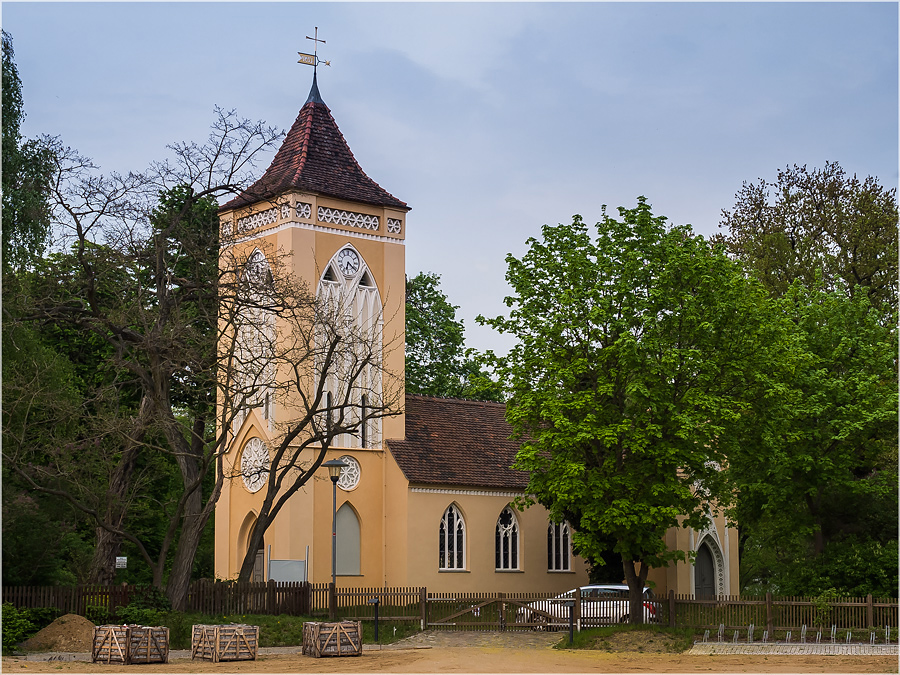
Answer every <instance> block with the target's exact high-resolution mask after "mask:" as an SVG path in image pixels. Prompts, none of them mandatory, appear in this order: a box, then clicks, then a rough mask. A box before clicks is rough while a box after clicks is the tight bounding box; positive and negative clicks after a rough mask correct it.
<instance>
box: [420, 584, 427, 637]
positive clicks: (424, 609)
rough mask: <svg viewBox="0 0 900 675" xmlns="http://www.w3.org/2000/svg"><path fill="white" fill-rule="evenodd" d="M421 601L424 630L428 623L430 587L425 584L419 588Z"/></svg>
mask: <svg viewBox="0 0 900 675" xmlns="http://www.w3.org/2000/svg"><path fill="white" fill-rule="evenodd" d="M419 603H420V604H421V608H420V609H421V613H422V630H425V626H427V625H428V589H427V588H426V587H425V586H422V588H420V589H419Z"/></svg>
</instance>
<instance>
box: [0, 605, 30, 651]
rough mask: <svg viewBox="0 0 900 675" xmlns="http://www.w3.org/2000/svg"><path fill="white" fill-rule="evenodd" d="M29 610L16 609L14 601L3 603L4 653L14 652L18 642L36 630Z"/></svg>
mask: <svg viewBox="0 0 900 675" xmlns="http://www.w3.org/2000/svg"><path fill="white" fill-rule="evenodd" d="M27 612H28V610H19V609H16V608H15V607H14V606H13V605H12V603H9V602H4V603H3V615H2V618H3V653H4V654H9V653H12V650H13V649H14V648H15V646H16V645H17V644H19V643H20V642H22V641H24V640H25V639H26V638H27V637H28V636H29V635H31V634H32V633H33V632H34V630H35V627H34V624H33V623H32V622H31V620H30V619H29V618H28V613H27Z"/></svg>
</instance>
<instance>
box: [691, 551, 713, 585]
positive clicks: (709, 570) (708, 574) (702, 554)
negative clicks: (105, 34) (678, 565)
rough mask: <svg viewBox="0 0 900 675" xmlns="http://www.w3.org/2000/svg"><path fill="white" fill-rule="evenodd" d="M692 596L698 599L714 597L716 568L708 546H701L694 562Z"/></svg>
mask: <svg viewBox="0 0 900 675" xmlns="http://www.w3.org/2000/svg"><path fill="white" fill-rule="evenodd" d="M694 594H695V596H696V597H698V598H710V597H715V595H716V567H715V564H714V563H713V556H712V552H711V551H710V550H709V546H707V545H706V544H701V545H700V548H699V549H697V558H696V560H695V561H694Z"/></svg>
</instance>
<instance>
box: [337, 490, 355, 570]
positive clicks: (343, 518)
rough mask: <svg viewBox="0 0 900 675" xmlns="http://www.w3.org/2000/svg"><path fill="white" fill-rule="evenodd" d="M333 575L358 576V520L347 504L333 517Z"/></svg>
mask: <svg viewBox="0 0 900 675" xmlns="http://www.w3.org/2000/svg"><path fill="white" fill-rule="evenodd" d="M335 533H336V537H335V539H336V541H335V554H336V555H335V559H334V560H335V562H334V570H335V574H343V575H348V576H353V575H359V574H360V571H359V558H360V556H359V518H357V517H356V511H354V510H353V507H352V506H350V504H349V503H345V504H344V505H343V506H341V508H339V509H338V512H337V514H336V515H335Z"/></svg>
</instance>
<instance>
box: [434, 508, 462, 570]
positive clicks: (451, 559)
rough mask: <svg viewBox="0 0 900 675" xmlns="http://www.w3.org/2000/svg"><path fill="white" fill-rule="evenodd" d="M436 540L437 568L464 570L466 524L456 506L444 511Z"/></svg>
mask: <svg viewBox="0 0 900 675" xmlns="http://www.w3.org/2000/svg"><path fill="white" fill-rule="evenodd" d="M438 540H439V541H438V567H439V568H440V569H442V570H462V569H465V568H466V522H465V520H464V519H463V517H462V514H461V513H460V512H459V509H458V508H457V506H456V504H451V505H450V506H448V507H447V510H446V511H444V516H443V517H442V518H441V527H440V530H439V532H438Z"/></svg>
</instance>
